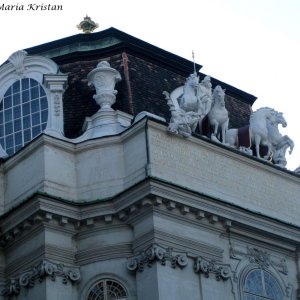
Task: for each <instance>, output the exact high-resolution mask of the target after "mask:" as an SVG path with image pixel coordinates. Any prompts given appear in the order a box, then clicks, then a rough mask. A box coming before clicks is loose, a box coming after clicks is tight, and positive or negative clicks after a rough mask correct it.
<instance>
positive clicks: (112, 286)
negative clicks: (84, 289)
mask: <svg viewBox="0 0 300 300" xmlns="http://www.w3.org/2000/svg"><path fill="white" fill-rule="evenodd" d="M115 299H116V300H117V299H118V300H126V299H127V292H126V290H125V288H124V287H123V286H122V285H121V284H120V283H119V282H117V281H115V280H111V279H102V280H100V281H98V282H97V283H96V284H95V285H94V286H93V287H91V289H90V290H89V292H88V296H87V300H115Z"/></svg>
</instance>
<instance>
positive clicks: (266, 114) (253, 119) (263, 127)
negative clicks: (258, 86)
mask: <svg viewBox="0 0 300 300" xmlns="http://www.w3.org/2000/svg"><path fill="white" fill-rule="evenodd" d="M279 124H281V125H282V127H286V126H287V122H286V120H285V119H284V117H283V114H282V113H280V112H277V111H276V110H274V109H272V108H269V107H263V108H260V109H258V110H257V111H255V112H253V113H252V114H251V116H250V125H249V127H248V128H247V127H244V128H243V129H244V131H245V132H247V133H248V135H249V136H248V139H249V142H248V143H247V144H248V145H242V143H241V141H239V139H238V132H239V130H240V129H237V128H231V129H228V131H227V134H226V143H227V144H228V145H230V146H232V147H235V148H239V147H240V150H242V151H244V152H246V153H248V154H251V155H252V150H251V149H250V147H251V146H252V144H253V145H254V146H255V152H256V156H257V157H258V158H261V156H260V146H266V147H267V152H268V153H267V154H266V155H265V157H264V158H265V159H269V158H270V157H271V158H272V160H273V162H274V163H275V164H276V165H279V166H282V167H284V166H285V165H286V159H285V154H286V151H287V149H288V148H290V151H289V153H290V154H291V153H292V151H293V148H294V143H293V141H292V140H291V139H290V138H289V137H288V136H287V135H284V136H282V134H281V133H280V132H279V129H278V125H279ZM245 139H247V138H245ZM244 142H245V141H244Z"/></svg>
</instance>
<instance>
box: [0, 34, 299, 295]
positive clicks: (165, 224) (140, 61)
mask: <svg viewBox="0 0 300 300" xmlns="http://www.w3.org/2000/svg"><path fill="white" fill-rule="evenodd" d="M193 68H194V65H193V63H192V62H191V61H188V60H185V59H183V58H181V57H178V56H176V55H174V54H172V53H169V52H166V51H164V50H162V49H159V48H157V47H155V46H153V45H150V44H148V43H146V42H144V41H141V40H139V39H136V38H134V37H132V36H130V35H128V34H126V33H123V32H121V31H119V30H117V29H114V28H110V29H107V30H104V31H101V32H97V33H93V34H78V35H75V36H71V37H67V38H65V39H61V40H58V41H54V42H50V43H47V44H43V45H40V46H36V47H33V48H30V49H26V50H22V51H17V52H15V53H13V54H12V55H11V56H10V57H9V59H8V61H7V62H6V63H4V64H3V65H2V66H1V67H0V99H1V100H0V101H1V103H0V129H1V131H0V133H1V135H0V144H1V149H0V156H1V157H2V158H1V162H0V204H1V206H0V214H1V217H0V228H1V236H0V244H1V248H0V255H1V260H0V283H1V296H0V297H2V298H0V299H30V300H41V299H45V300H46V299H51V300H53V299H64V300H66V299H70V300H71V299H72V300H73V299H78V300H92V299H93V300H100V299H105V300H112V299H123V300H125V299H126V300H158V299H160V300H171V299H172V300H174V299H178V300H179V299H191V300H216V299H222V300H223V299H227V300H232V299H234V300H252V299H274V300H282V299H283V300H292V299H300V293H299V278H300V273H299V272H300V271H299V268H300V258H299V241H300V230H299V227H300V221H299V212H300V211H299V205H298V202H299V198H300V175H299V174H298V173H297V172H292V171H288V170H286V169H285V168H284V167H283V166H280V165H278V164H276V163H275V164H274V163H273V162H270V161H268V160H266V159H258V158H257V157H256V156H254V155H250V154H249V153H247V151H240V150H239V149H236V148H233V147H229V146H228V145H227V143H222V142H221V139H220V140H219V141H218V140H217V138H216V136H214V135H211V132H210V131H207V132H205V130H203V132H200V128H199V118H200V117H201V116H200V114H199V111H198V112H197V113H195V112H194V111H188V109H187V108H186V109H181V108H182V106H181V105H182V104H180V103H181V102H180V101H181V100H180V99H182V98H180V97H179V96H181V95H182V94H183V95H184V93H185V91H186V89H185V83H186V81H187V78H188V77H189V75H190V74H191V73H193ZM196 69H197V70H199V69H201V66H200V65H196ZM205 76H206V75H205V74H202V73H201V72H200V73H199V75H197V78H198V79H197V80H199V78H200V80H202V79H204V78H205ZM209 80H210V83H211V88H212V89H214V90H216V87H217V86H220V87H221V88H222V89H226V91H225V94H224V95H223V96H224V97H225V98H224V101H225V106H226V111H227V113H228V118H227V119H226V121H227V125H228V127H229V128H242V127H245V126H246V125H247V124H249V120H250V118H251V116H252V111H251V105H252V104H253V103H254V101H255V99H256V98H255V97H254V96H252V95H250V94H248V93H246V92H243V91H241V90H239V89H237V88H235V87H232V86H230V85H228V84H226V83H224V82H221V81H220V80H217V79H215V78H209ZM198 83H199V82H198ZM198 83H197V84H198ZM174 95H175V96H174ZM211 96H212V95H211ZM174 97H175V98H176V99H178V103H179V104H178V103H177V102H176V101H177V100H176V101H175V102H176V103H177V104H176V103H175V104H174V102H172V101H173V100H174V99H175V98H174ZM172 99H173V100H172ZM170 101H171V102H172V103H171V102H170ZM182 101H183V100H182ZM170 103H171V104H170ZM182 103H183V102H182ZM176 105H179V106H180V107H179V106H178V107H176ZM212 105H213V103H212ZM201 121H203V126H204V115H203V118H202V117H201ZM213 136H214V137H215V139H213V138H212V137H213ZM285 150H286V148H284V151H285Z"/></svg>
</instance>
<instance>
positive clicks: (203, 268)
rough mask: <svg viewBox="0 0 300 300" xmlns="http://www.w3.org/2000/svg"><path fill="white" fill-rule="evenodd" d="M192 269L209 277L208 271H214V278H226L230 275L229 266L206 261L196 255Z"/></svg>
mask: <svg viewBox="0 0 300 300" xmlns="http://www.w3.org/2000/svg"><path fill="white" fill-rule="evenodd" d="M194 271H195V272H196V273H203V274H204V275H205V276H206V277H209V273H214V274H215V276H216V280H217V281H219V280H221V279H223V280H227V279H228V278H230V277H231V270H230V268H229V266H227V265H223V264H217V263H216V262H215V261H213V260H211V261H208V260H206V259H205V258H203V257H198V258H197V259H196V260H195V263H194Z"/></svg>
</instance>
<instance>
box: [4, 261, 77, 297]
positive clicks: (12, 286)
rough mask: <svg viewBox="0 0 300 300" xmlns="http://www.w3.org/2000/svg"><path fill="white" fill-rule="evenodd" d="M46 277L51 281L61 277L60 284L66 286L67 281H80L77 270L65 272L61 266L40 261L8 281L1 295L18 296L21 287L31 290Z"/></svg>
mask: <svg viewBox="0 0 300 300" xmlns="http://www.w3.org/2000/svg"><path fill="white" fill-rule="evenodd" d="M48 276H49V277H50V278H51V280H52V281H55V280H56V277H57V276H58V277H62V282H63V283H64V284H67V283H68V281H70V282H71V283H73V282H76V281H79V280H80V273H79V270H76V269H67V270H66V269H65V267H64V265H62V264H55V263H52V262H50V261H48V260H42V261H41V262H40V263H39V264H38V265H37V266H34V267H32V268H30V269H29V270H27V271H25V272H23V273H21V274H20V276H18V277H16V278H11V279H9V281H8V282H7V284H6V286H5V288H4V289H3V290H2V292H1V295H3V296H13V295H18V294H19V293H20V290H21V288H22V287H25V288H31V287H33V286H34V285H35V282H36V280H39V281H40V282H42V281H43V280H44V279H45V278H46V277H48Z"/></svg>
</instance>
